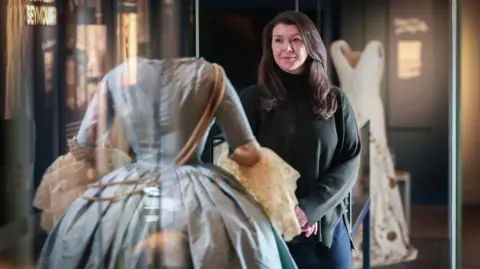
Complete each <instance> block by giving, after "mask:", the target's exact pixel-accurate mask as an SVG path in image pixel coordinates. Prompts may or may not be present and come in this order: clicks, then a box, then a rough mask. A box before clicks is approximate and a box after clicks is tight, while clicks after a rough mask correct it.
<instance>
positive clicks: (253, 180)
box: [215, 148, 301, 241]
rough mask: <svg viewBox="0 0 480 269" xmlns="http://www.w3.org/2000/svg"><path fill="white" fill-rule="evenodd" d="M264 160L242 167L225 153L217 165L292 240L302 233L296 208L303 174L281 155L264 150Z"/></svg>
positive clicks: (221, 155)
mask: <svg viewBox="0 0 480 269" xmlns="http://www.w3.org/2000/svg"><path fill="white" fill-rule="evenodd" d="M261 152H262V158H261V160H260V161H259V162H258V163H257V164H256V165H254V166H252V167H244V166H239V165H238V164H237V163H236V162H234V161H233V160H231V159H230V158H229V157H228V151H227V148H224V149H223V150H222V153H220V157H219V158H218V159H217V160H216V163H215V164H216V165H218V166H220V167H222V168H223V169H225V170H226V171H228V172H229V173H231V174H232V175H234V176H235V178H237V179H238V180H239V181H240V183H241V184H242V185H243V186H244V187H245V189H246V190H247V191H248V192H249V193H250V194H251V195H252V196H253V197H254V199H255V200H256V201H257V202H258V203H259V204H260V206H262V208H263V209H264V211H265V213H266V214H267V216H268V218H269V219H270V221H271V222H272V224H273V226H274V227H275V228H276V229H277V230H278V231H279V232H280V233H281V234H282V235H283V237H284V239H285V240H286V241H290V240H291V239H293V238H294V237H295V236H297V235H299V234H300V233H301V228H300V225H299V223H298V220H297V217H296V214H295V206H296V205H297V204H298V201H297V198H296V197H295V190H296V188H297V180H298V178H299V177H300V174H299V173H298V172H297V171H296V170H295V169H293V167H291V166H290V165H289V164H287V163H286V162H285V161H284V160H282V159H281V158H280V157H279V156H278V155H277V154H275V153H274V152H273V151H272V150H270V149H268V148H262V149H261Z"/></svg>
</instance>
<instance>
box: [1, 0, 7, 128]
mask: <svg viewBox="0 0 480 269" xmlns="http://www.w3.org/2000/svg"><path fill="white" fill-rule="evenodd" d="M6 10H7V3H6V2H3V3H2V4H0V119H3V110H4V107H3V103H4V96H5V67H6V61H5V51H6V48H5V46H6V40H7V38H6V36H5V35H6V19H7V16H6Z"/></svg>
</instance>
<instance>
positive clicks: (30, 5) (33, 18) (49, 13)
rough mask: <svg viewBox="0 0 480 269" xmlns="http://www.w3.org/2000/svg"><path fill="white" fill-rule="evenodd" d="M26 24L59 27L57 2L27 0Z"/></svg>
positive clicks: (50, 0)
mask: <svg viewBox="0 0 480 269" xmlns="http://www.w3.org/2000/svg"><path fill="white" fill-rule="evenodd" d="M25 23H26V24H27V25H43V26H55V25H57V7H56V6H55V0H25Z"/></svg>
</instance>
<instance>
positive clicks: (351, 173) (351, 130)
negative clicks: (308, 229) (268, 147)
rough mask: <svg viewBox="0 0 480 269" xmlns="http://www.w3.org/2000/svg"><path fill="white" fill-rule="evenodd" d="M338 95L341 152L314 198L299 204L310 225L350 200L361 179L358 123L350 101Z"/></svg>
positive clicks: (306, 199)
mask: <svg viewBox="0 0 480 269" xmlns="http://www.w3.org/2000/svg"><path fill="white" fill-rule="evenodd" d="M339 94H340V97H341V98H340V100H341V108H342V114H343V117H341V119H343V120H342V122H341V123H340V124H338V123H337V124H336V125H337V126H338V127H337V132H340V134H341V136H339V140H338V143H341V144H340V145H341V151H340V153H339V154H338V157H337V158H336V160H333V161H332V165H331V166H330V168H329V170H328V171H327V173H326V175H325V176H323V178H319V179H318V181H317V184H316V186H315V190H314V191H312V192H311V195H309V196H307V197H305V198H303V199H300V200H299V205H300V207H301V208H302V209H303V210H304V211H305V213H306V214H307V216H308V221H309V223H311V224H313V223H315V222H318V221H319V220H320V219H321V218H322V217H323V216H324V215H325V214H326V213H327V212H329V211H330V210H331V209H332V208H334V207H336V206H337V205H339V204H340V203H341V202H342V201H343V200H344V199H345V198H346V197H347V196H348V193H349V192H350V191H351V190H352V189H353V186H354V184H355V182H356V180H357V176H358V169H359V166H360V152H361V143H360V136H359V132H358V127H357V122H356V119H355V114H354V112H353V109H352V107H351V105H350V103H349V101H348V99H347V98H346V97H345V96H344V94H342V93H341V92H340V91H339ZM342 140H343V141H342ZM334 158H335V157H334Z"/></svg>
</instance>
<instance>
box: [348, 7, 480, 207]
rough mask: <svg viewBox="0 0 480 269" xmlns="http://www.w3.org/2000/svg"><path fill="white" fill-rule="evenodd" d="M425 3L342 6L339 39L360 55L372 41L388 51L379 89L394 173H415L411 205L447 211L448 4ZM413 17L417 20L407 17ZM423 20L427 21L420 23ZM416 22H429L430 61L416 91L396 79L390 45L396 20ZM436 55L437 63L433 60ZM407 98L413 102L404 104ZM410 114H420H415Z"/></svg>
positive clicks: (426, 50) (426, 44)
mask: <svg viewBox="0 0 480 269" xmlns="http://www.w3.org/2000/svg"><path fill="white" fill-rule="evenodd" d="M471 1H475V0H471ZM421 2H422V6H421V7H419V4H420V3H419V2H418V1H415V0H405V1H394V0H390V1H385V0H342V1H341V7H340V8H341V12H340V13H341V18H340V21H341V29H340V36H341V38H342V39H344V40H346V41H347V42H348V43H349V44H350V45H351V47H352V48H354V49H356V50H359V49H362V48H363V47H364V46H365V45H366V44H367V42H368V41H370V40H379V41H381V42H382V43H383V44H384V45H385V50H386V55H387V64H386V68H387V70H385V75H384V80H383V82H382V86H381V88H382V98H383V100H384V105H385V113H386V120H387V122H386V124H387V131H388V139H389V144H390V147H391V150H392V153H393V154H394V155H395V159H396V167H397V169H401V170H404V171H408V172H410V173H411V176H412V178H411V181H412V182H411V185H412V190H411V192H412V193H411V194H412V203H413V204H416V205H446V204H448V111H449V105H448V104H449V103H448V92H449V67H448V61H449V59H448V55H449V53H448V47H449V45H448V44H449V30H448V29H449V1H448V0H425V1H421ZM393 5H395V6H393ZM409 12H411V14H415V12H417V14H416V15H411V16H409ZM419 12H420V13H419ZM418 14H420V15H418ZM425 14H429V16H427V17H422V16H426V15H425ZM414 16H420V17H422V19H423V20H426V21H427V24H428V29H429V31H430V32H429V37H428V40H426V41H425V42H424V51H423V52H424V53H428V55H429V58H428V59H427V60H426V61H425V62H424V63H423V64H424V65H425V69H428V70H427V71H428V74H427V76H428V77H427V78H426V79H422V80H420V81H417V82H416V84H417V85H412V84H411V83H407V82H403V81H399V80H398V79H397V78H395V77H393V76H392V72H391V69H392V68H393V67H394V66H395V65H396V64H397V63H396V53H395V52H394V51H393V50H392V44H389V43H391V42H392V36H391V35H392V31H393V28H392V24H393V20H394V18H395V17H402V18H408V17H414ZM428 50H433V51H428ZM433 55H434V56H435V57H430V56H433ZM472 59H473V58H472ZM477 70H478V69H477ZM419 83H421V84H420V85H419ZM422 83H423V84H422ZM412 90H413V91H414V92H412ZM407 93H408V95H410V97H411V98H403V97H405V95H406V94H407ZM406 100H408V102H406ZM400 102H403V103H400ZM412 109H413V111H417V112H412ZM409 114H410V115H409ZM418 119H421V120H418Z"/></svg>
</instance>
